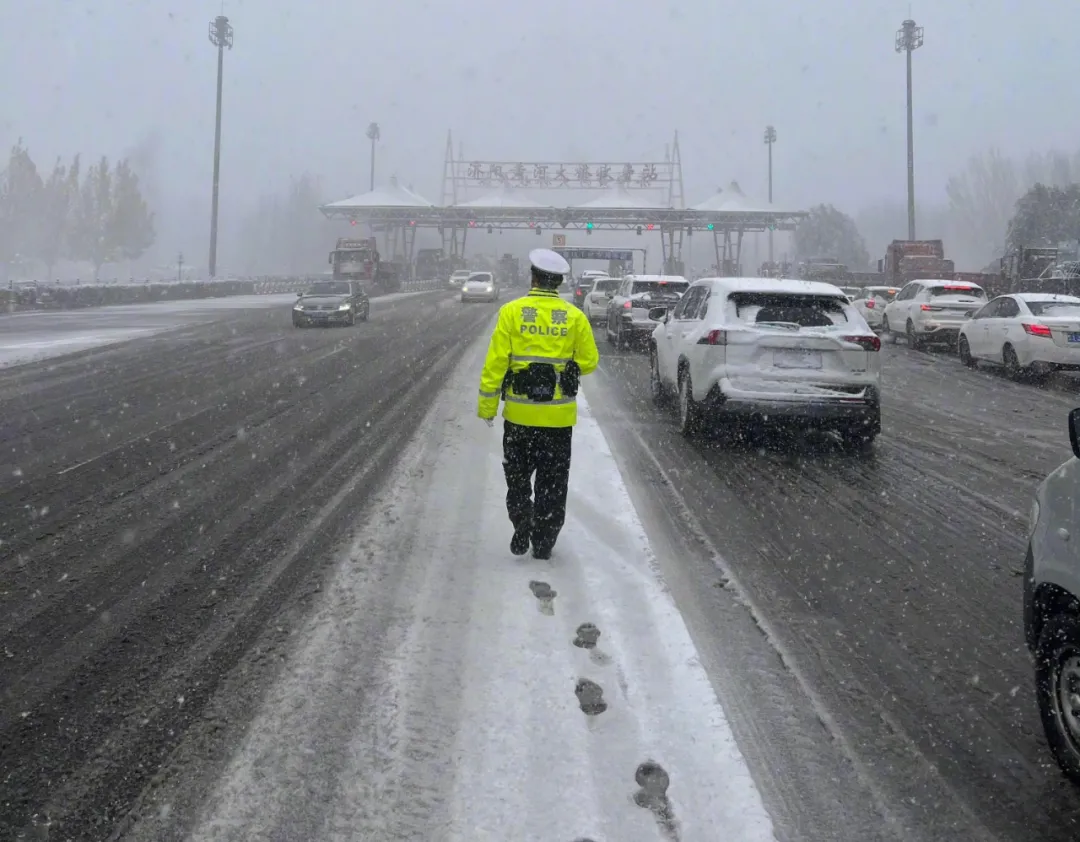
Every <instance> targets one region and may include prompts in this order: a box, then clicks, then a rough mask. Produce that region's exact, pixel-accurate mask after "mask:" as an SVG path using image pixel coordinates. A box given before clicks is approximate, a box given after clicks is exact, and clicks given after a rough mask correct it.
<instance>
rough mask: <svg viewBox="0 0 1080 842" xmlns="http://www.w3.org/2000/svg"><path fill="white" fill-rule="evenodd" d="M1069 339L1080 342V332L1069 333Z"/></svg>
mask: <svg viewBox="0 0 1080 842" xmlns="http://www.w3.org/2000/svg"><path fill="white" fill-rule="evenodd" d="M1069 341H1070V342H1080V333H1070V334H1069Z"/></svg>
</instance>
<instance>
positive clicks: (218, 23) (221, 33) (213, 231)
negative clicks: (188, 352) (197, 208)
mask: <svg viewBox="0 0 1080 842" xmlns="http://www.w3.org/2000/svg"><path fill="white" fill-rule="evenodd" d="M210 43H211V44H213V45H214V46H215V47H217V51H218V52H217V117H216V119H215V122H214V192H213V198H212V199H211V201H210V266H209V269H210V277H211V278H214V277H217V239H218V184H219V182H220V178H221V80H222V75H223V73H224V70H225V48H226V47H228V48H229V49H230V50H231V49H232V46H233V28H232V26H231V25H230V24H229V19H228V18H227V17H225V15H218V16H217V17H216V18H214V20H212V21H210Z"/></svg>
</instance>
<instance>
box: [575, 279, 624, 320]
mask: <svg viewBox="0 0 1080 842" xmlns="http://www.w3.org/2000/svg"><path fill="white" fill-rule="evenodd" d="M620 283H621V281H620V280H619V279H618V278H597V279H596V283H594V284H593V287H592V289H591V290H589V291H588V292H587V293H585V300H584V301H583V302H582V303H581V309H582V310H584V311H585V315H586V316H588V317H589V321H590V322H592V321H604V320H606V319H607V311H608V305H610V304H611V298H612V296H613V295H615V291H616V290H617V289H618V288H619V284H620Z"/></svg>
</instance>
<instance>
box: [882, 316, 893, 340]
mask: <svg viewBox="0 0 1080 842" xmlns="http://www.w3.org/2000/svg"><path fill="white" fill-rule="evenodd" d="M881 335H882V337H883V338H884V339H885V341H886V342H888V343H890V344H893V345H895V344H896V334H895V333H893V332H892V330H890V329H889V317H888V316H882V317H881Z"/></svg>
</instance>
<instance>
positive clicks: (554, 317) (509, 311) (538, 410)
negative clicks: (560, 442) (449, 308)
mask: <svg viewBox="0 0 1080 842" xmlns="http://www.w3.org/2000/svg"><path fill="white" fill-rule="evenodd" d="M570 360H574V361H576V362H577V364H578V366H579V367H580V368H581V373H582V374H583V375H585V374H590V373H591V372H593V371H595V370H596V366H597V365H598V364H599V362H600V352H599V351H598V350H597V348H596V339H594V338H593V332H592V326H591V325H590V324H589V320H588V317H586V315H585V314H584V313H583V312H582V311H581V310H579V309H578V308H577V307H574V306H572V305H570V304H568V303H567V302H566V301H564V300H563V299H562V298H561V297H560V296H559V294H558V293H557V292H553V291H548V290H542V289H533V290H531V291H530V292H529V294H528V295H526V296H524V297H522V298H516V299H514V300H513V301H509V302H507V303H506V304H504V305H503V306H502V307H500V308H499V319H498V321H497V322H496V324H495V332H494V333H492V335H491V342H490V343H489V344H488V351H487V359H485V360H484V370H483V372H482V373H481V374H480V401H479V404H478V407H477V415H479V416H480V417H481V418H494V417H495V415H496V414H497V413H498V411H499V399H500V397H501V398H503V400H504V404H503V418H505V419H506V420H507V421H511V422H513V423H515V424H523V425H525V426H528V427H572V426H574V424H576V423H577V399H576V398H570V397H566V396H565V395H563V393H562V389H561V388H560V387H556V389H555V398H554V400H550V401H543V402H535V401H531V400H529V398H527V397H525V396H524V395H519V394H516V393H515V392H514V391H513V390H512V389H510V388H509V387H507V388H506V391H505V394H504V390H503V383H504V380H505V378H506V374H507V372H508V371H509V372H515V373H516V372H518V371H522V370H523V369H524V368H525V367H526V366H528V365H529V364H530V363H550V364H552V365H553V366H555V370H556V371H557V372H559V373H560V374H561V373H562V370H563V369H564V368H565V367H566V364H567V363H568V362H570Z"/></svg>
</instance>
